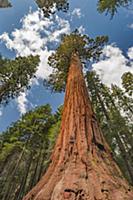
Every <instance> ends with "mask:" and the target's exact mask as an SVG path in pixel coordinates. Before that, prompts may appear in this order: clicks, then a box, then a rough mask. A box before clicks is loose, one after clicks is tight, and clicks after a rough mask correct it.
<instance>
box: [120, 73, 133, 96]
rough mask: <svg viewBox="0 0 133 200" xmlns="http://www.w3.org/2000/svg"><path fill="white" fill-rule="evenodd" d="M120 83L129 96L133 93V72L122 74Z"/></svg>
mask: <svg viewBox="0 0 133 200" xmlns="http://www.w3.org/2000/svg"><path fill="white" fill-rule="evenodd" d="M122 85H123V87H124V89H125V92H127V93H128V94H129V96H132V95H133V73H131V72H127V73H124V74H123V76H122Z"/></svg>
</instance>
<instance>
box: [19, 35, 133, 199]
mask: <svg viewBox="0 0 133 200" xmlns="http://www.w3.org/2000/svg"><path fill="white" fill-rule="evenodd" d="M106 40H107V38H106V37H103V36H102V37H97V38H96V39H91V38H89V37H88V36H81V35H80V34H78V33H77V32H74V33H72V34H70V35H66V36H64V37H63V39H62V43H61V45H60V46H59V47H58V49H57V51H56V52H55V54H53V55H52V56H51V57H50V59H49V63H51V66H53V67H54V71H53V74H52V75H51V76H50V81H49V84H50V83H51V85H52V88H53V89H54V90H61V89H62V87H63V88H64V87H65V84H66V82H67V84H66V93H65V102H64V109H63V115H62V123H61V128H60V134H59V136H58V139H57V141H56V145H55V147H54V150H53V153H52V156H51V163H50V165H49V168H48V170H47V172H46V173H45V174H44V176H43V177H42V178H41V180H40V181H39V182H38V184H37V185H36V186H35V187H34V188H33V189H32V190H31V191H30V192H29V193H28V194H27V195H26V196H25V197H24V199H23V200H63V199H64V200H65V199H71V200H100V199H101V200H105V199H106V200H107V199H108V200H114V199H116V200H124V199H125V200H132V199H133V192H132V190H131V188H129V185H128V184H127V182H126V180H125V179H124V178H123V176H122V174H121V172H120V170H119V168H118V166H117V165H116V163H115V162H114V160H113V158H112V153H111V150H110V148H109V146H108V145H107V143H106V141H105V139H104V137H103V135H102V133H101V130H100V127H99V125H98V122H97V120H96V117H95V114H94V112H93V109H92V107H91V103H90V100H89V95H88V92H87V88H86V84H85V80H84V76H83V72H82V64H81V61H84V60H90V59H91V58H95V59H97V58H98V57H99V55H100V53H101V49H102V46H103V45H104V43H105V42H106ZM61 86H62V87H61Z"/></svg>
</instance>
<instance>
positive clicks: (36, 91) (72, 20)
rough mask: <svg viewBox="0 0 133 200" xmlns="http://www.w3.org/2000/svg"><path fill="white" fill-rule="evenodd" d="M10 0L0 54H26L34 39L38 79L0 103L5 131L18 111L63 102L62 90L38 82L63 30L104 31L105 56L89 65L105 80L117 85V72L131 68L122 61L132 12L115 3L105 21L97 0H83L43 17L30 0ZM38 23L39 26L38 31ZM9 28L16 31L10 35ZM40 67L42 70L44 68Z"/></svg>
mask: <svg viewBox="0 0 133 200" xmlns="http://www.w3.org/2000/svg"><path fill="white" fill-rule="evenodd" d="M11 2H12V5H13V7H12V8H7V9H0V52H1V54H2V55H3V56H5V57H9V58H13V57H15V56H18V55H21V56H25V55H28V54H29V53H32V52H33V51H32V50H33V49H32V48H33V47H32V44H33V43H34V44H35V46H36V47H35V49H36V52H39V54H40V55H41V58H42V62H41V64H40V68H39V70H38V81H37V82H34V81H33V83H32V87H31V90H30V91H28V92H27V91H26V92H25V94H24V95H22V97H21V98H19V101H18V100H13V101H10V103H9V105H8V106H6V107H2V106H1V108H0V114H1V116H0V131H3V130H5V129H6V127H7V126H9V125H10V124H11V123H12V122H14V121H16V120H17V119H19V117H20V115H21V114H22V113H23V111H24V112H25V111H27V110H29V109H32V108H34V107H35V106H38V105H42V104H44V103H50V104H51V106H52V108H53V111H55V110H56V109H57V107H58V106H59V105H60V104H62V103H63V98H64V94H53V93H51V92H50V91H48V90H46V89H45V88H44V87H43V85H42V80H43V78H44V77H46V76H47V75H48V70H49V69H48V66H47V64H46V61H47V60H46V59H45V58H46V57H47V56H48V55H49V54H50V53H51V51H54V49H55V46H56V45H58V44H59V41H60V36H61V34H62V33H69V32H70V31H72V30H74V29H75V28H80V30H81V31H84V33H86V34H88V35H90V36H91V37H95V36H97V35H108V36H109V44H108V46H107V47H106V48H105V49H104V51H103V55H104V56H105V57H106V59H105V60H104V61H103V60H101V61H100V62H99V63H97V64H94V65H93V68H94V69H95V70H96V71H97V72H98V73H99V75H100V76H101V79H102V81H103V82H105V83H106V84H108V85H110V84H111V83H115V84H118V85H120V84H121V83H120V76H121V74H122V73H123V72H125V71H128V70H129V71H132V70H133V64H131V67H130V69H129V67H128V64H127V63H128V61H130V62H132V60H133V48H132V46H133V39H132V37H133V27H132V24H133V12H131V11H130V10H127V9H124V8H120V9H119V10H118V13H117V14H116V15H115V16H114V18H113V19H112V20H110V16H105V15H104V14H99V13H98V12H97V9H96V5H97V0H84V1H83V2H84V3H83V2H82V1H77V0H71V1H70V10H69V12H68V13H67V14H64V13H61V12H60V13H58V14H56V16H54V17H51V19H50V20H49V21H47V19H44V18H43V17H42V16H41V17H40V14H39V12H40V11H38V8H37V5H36V4H35V2H34V1H33V0H19V1H18V0H12V1H11ZM24 16H25V18H24ZM38 16H39V20H40V22H41V24H40V26H39V25H38V24H37V17H38ZM22 18H23V20H22ZM32 20H33V21H34V25H35V27H36V32H35V31H34V32H33V33H32V31H33V29H32V25H31V21H32ZM49 24H50V25H49ZM25 26H26V27H25ZM42 27H43V30H41V28H42ZM16 29H17V31H16ZM27 30H28V31H27ZM46 30H47V32H46ZM12 32H14V33H15V34H14V36H13V35H12ZM4 33H6V37H5V35H3V34H4ZM27 33H29V34H30V35H33V37H32V36H31V37H32V41H30V40H31V39H30V38H29V37H28V34H27ZM26 34H27V35H26ZM47 34H48V35H47ZM25 37H26V39H27V37H28V40H29V41H28V42H29V46H28V49H27V51H26V50H25V51H23V49H26V48H25V47H24V46H23V45H21V41H23V40H24V39H25ZM46 38H49V39H48V41H45V40H46ZM35 40H37V41H35ZM39 42H40V46H39ZM18 44H19V45H18ZM41 44H42V45H41ZM6 45H7V46H6ZM45 67H46V69H43V68H45ZM101 71H102V73H101ZM100 73H101V74H100ZM23 106H24V107H23Z"/></svg>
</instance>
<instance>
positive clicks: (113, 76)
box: [92, 45, 133, 87]
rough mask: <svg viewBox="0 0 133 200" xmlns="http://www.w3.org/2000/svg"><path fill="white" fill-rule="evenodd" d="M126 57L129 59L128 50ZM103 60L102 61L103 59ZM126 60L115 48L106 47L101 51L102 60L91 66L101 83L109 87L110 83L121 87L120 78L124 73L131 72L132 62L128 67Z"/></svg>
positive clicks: (132, 70) (127, 60)
mask: <svg viewBox="0 0 133 200" xmlns="http://www.w3.org/2000/svg"><path fill="white" fill-rule="evenodd" d="M128 56H130V58H131V56H132V55H131V54H130V50H129V51H128ZM103 58H104V59H103ZM129 61H130V60H129V59H127V58H126V57H125V56H124V55H123V52H122V51H121V50H120V49H119V48H118V47H116V46H113V45H112V46H111V45H108V46H106V47H105V48H104V49H103V53H102V59H101V60H100V61H99V62H98V63H95V64H93V65H92V67H93V70H95V71H96V72H97V73H98V74H99V76H100V78H101V80H102V82H103V83H105V84H107V85H108V86H110V85H111V84H112V83H113V84H117V85H118V86H120V87H121V76H122V74H123V73H125V72H128V71H130V72H133V62H131V66H130V67H129V65H128V62H129Z"/></svg>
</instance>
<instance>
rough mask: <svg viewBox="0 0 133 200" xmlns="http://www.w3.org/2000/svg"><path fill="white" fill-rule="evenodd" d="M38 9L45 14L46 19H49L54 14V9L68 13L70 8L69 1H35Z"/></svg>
mask: <svg viewBox="0 0 133 200" xmlns="http://www.w3.org/2000/svg"><path fill="white" fill-rule="evenodd" d="M35 1H36V3H37V5H38V7H39V8H41V9H42V10H43V12H44V16H45V17H49V16H50V14H54V13H55V11H54V10H53V9H54V8H55V9H57V10H58V11H60V10H62V11H63V12H67V10H68V8H69V3H68V0H35Z"/></svg>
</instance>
